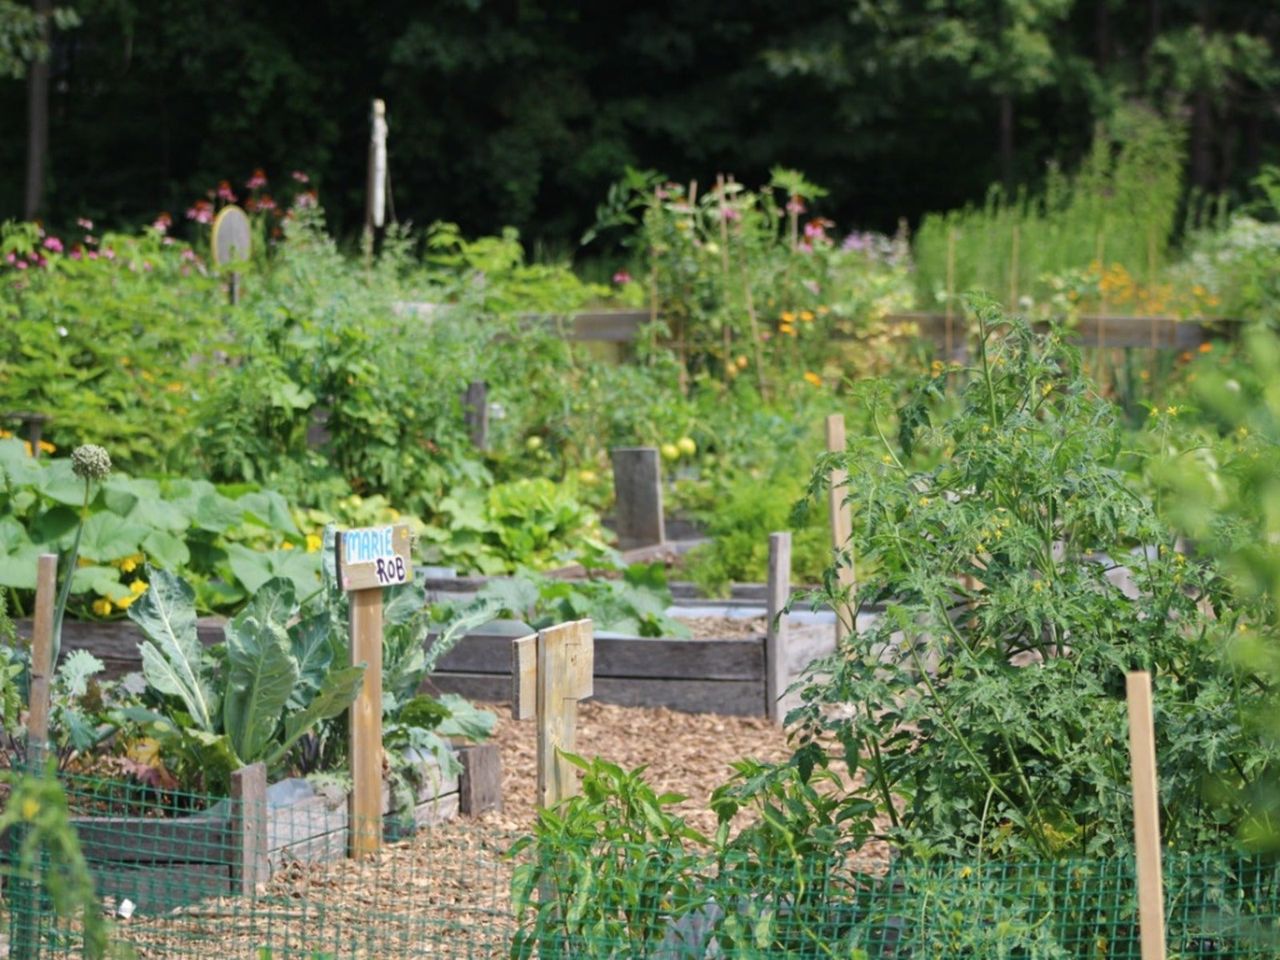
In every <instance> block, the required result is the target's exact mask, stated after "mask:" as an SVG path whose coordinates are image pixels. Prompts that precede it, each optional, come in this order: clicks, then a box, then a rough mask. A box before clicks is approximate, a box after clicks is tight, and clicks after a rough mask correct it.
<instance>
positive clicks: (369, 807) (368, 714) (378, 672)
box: [350, 587, 382, 857]
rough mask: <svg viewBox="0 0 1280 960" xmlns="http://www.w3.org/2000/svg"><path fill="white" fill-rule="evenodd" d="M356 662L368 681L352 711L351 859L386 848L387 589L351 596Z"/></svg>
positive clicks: (352, 657)
mask: <svg viewBox="0 0 1280 960" xmlns="http://www.w3.org/2000/svg"><path fill="white" fill-rule="evenodd" d="M350 601H351V607H350V609H351V662H352V664H353V665H354V664H359V663H363V664H364V665H365V668H364V680H363V681H362V683H361V685H360V692H359V693H358V694H357V695H356V701H355V703H353V704H352V705H351V781H352V789H351V854H352V856H356V857H359V856H363V855H364V854H366V853H376V852H377V851H378V850H379V849H380V848H381V847H382V588H381V587H375V588H373V589H372V590H356V591H355V592H353V593H352V594H351V597H350Z"/></svg>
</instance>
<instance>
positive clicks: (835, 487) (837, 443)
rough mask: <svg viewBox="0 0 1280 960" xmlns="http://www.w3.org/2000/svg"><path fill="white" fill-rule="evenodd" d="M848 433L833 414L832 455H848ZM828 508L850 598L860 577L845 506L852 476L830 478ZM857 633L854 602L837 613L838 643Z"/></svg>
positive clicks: (837, 473)
mask: <svg viewBox="0 0 1280 960" xmlns="http://www.w3.org/2000/svg"><path fill="white" fill-rule="evenodd" d="M844 448H845V432H844V416H843V415H842V414H839V413H833V414H831V415H830V416H829V417H827V450H828V451H829V452H831V453H844ZM827 479H828V483H829V489H828V500H827V503H828V506H829V507H830V513H831V548H832V553H833V555H834V556H835V558H836V561H837V564H838V567H837V570H836V578H837V581H838V582H839V584H840V586H841V587H842V588H844V589H846V590H848V592H849V594H850V596H852V595H853V593H854V591H856V590H857V585H858V583H857V573H856V570H855V568H854V557H853V547H852V545H851V544H850V543H849V538H850V537H852V536H853V518H852V516H851V515H850V513H849V504H847V503H845V488H846V486H847V485H848V482H849V474H848V473H847V472H846V471H845V470H843V469H840V468H837V469H834V470H832V471H831V475H830V477H828V478H827ZM846 548H847V549H848V551H849V562H848V563H847V564H841V563H839V560H840V554H841V551H843V550H845V549H846ZM846 632H847V633H857V632H858V621H857V610H856V607H855V606H854V604H853V603H852V602H850V603H848V604H846V605H845V607H844V609H843V610H840V609H837V610H836V642H837V643H838V642H839V641H840V640H842V639H843V638H844V634H845V633H846Z"/></svg>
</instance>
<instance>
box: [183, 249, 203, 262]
mask: <svg viewBox="0 0 1280 960" xmlns="http://www.w3.org/2000/svg"><path fill="white" fill-rule="evenodd" d="M181 256H182V259H183V260H187V261H189V262H191V263H195V262H196V261H198V260H199V259H200V258H199V257H197V256H196V252H195V251H194V250H192V249H191V248H190V247H183V249H182V254H181Z"/></svg>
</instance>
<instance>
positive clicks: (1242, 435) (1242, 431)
mask: <svg viewBox="0 0 1280 960" xmlns="http://www.w3.org/2000/svg"><path fill="white" fill-rule="evenodd" d="M1236 433H1237V434H1238V435H1239V436H1240V438H1241V439H1243V438H1245V437H1247V436H1248V435H1249V428H1248V427H1236Z"/></svg>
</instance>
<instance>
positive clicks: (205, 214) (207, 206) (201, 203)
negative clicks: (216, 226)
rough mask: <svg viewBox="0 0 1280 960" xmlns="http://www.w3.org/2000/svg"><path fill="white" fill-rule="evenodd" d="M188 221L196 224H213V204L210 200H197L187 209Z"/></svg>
mask: <svg viewBox="0 0 1280 960" xmlns="http://www.w3.org/2000/svg"><path fill="white" fill-rule="evenodd" d="M187 219H188V220H194V221H195V222H196V223H213V204H212V203H210V202H209V201H208V200H197V201H196V202H195V203H193V204H192V205H191V206H190V207H188V208H187Z"/></svg>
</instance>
